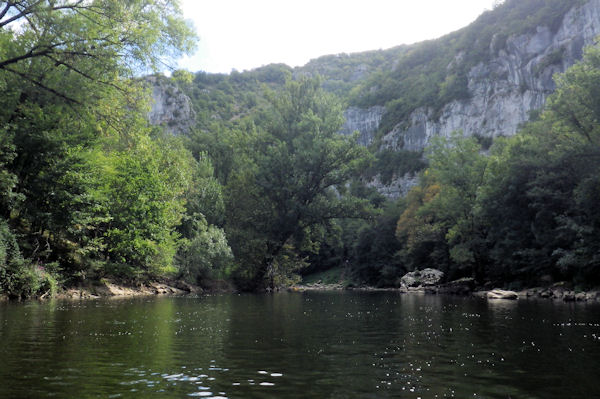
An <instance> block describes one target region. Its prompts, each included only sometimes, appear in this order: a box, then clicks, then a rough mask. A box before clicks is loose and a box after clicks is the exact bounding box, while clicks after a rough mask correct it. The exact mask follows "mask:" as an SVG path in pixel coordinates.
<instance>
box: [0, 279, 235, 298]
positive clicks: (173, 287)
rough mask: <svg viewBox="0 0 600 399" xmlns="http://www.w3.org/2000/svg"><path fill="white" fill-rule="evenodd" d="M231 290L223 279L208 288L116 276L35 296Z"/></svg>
mask: <svg viewBox="0 0 600 399" xmlns="http://www.w3.org/2000/svg"><path fill="white" fill-rule="evenodd" d="M231 291H232V289H231V287H230V286H229V285H228V284H224V283H222V282H214V283H213V284H211V285H209V286H208V287H200V286H197V285H192V284H189V283H187V282H184V281H180V280H161V281H147V282H139V283H135V284H134V283H130V282H124V281H118V280H113V279H100V280H98V281H90V282H88V283H87V284H80V285H78V286H75V287H65V288H61V289H59V290H58V292H56V293H55V294H54V295H51V293H50V292H47V293H45V294H43V295H41V296H39V297H37V298H32V299H37V300H45V299H50V298H55V299H100V298H119V297H120V298H127V297H142V296H185V295H200V294H210V293H217V292H231ZM9 300H11V299H10V298H9V297H7V296H6V295H0V301H9Z"/></svg>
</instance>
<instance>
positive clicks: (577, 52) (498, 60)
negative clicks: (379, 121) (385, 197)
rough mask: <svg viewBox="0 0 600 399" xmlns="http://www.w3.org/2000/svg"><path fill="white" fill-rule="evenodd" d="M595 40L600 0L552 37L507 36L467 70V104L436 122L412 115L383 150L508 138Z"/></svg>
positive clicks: (451, 107) (428, 113) (427, 115)
mask: <svg viewBox="0 0 600 399" xmlns="http://www.w3.org/2000/svg"><path fill="white" fill-rule="evenodd" d="M598 35H600V0H591V1H589V2H587V3H585V4H584V5H582V6H578V7H574V8H573V9H571V10H570V11H569V12H568V13H567V14H566V15H565V17H564V18H563V21H562V24H561V26H560V27H559V29H558V30H557V31H555V32H553V31H552V30H551V29H550V28H549V27H546V26H539V27H537V29H536V31H535V33H530V34H524V35H519V36H512V37H509V38H508V39H507V42H506V47H505V48H504V49H503V50H500V51H499V52H498V53H497V54H496V55H495V56H493V57H492V58H490V59H489V60H487V61H485V62H481V63H479V64H478V65H477V66H475V67H473V68H472V69H471V70H470V71H469V73H468V89H469V94H470V97H469V99H467V100H462V101H452V102H450V103H448V104H446V105H445V106H444V107H443V108H442V110H441V112H440V113H438V114H437V115H439V117H436V116H437V115H434V114H435V112H434V110H433V109H431V108H419V109H417V110H415V111H413V112H412V113H411V114H410V116H409V118H408V120H407V121H403V122H402V123H400V124H398V125H396V126H395V127H394V129H393V130H392V131H390V132H388V133H387V134H386V135H385V136H384V137H383V141H382V147H383V148H391V149H395V150H399V149H405V150H412V151H419V150H422V149H423V148H424V147H425V146H427V144H428V143H429V141H430V139H431V138H432V137H434V136H440V135H441V136H449V135H450V134H451V133H452V132H453V131H456V130H462V131H463V133H464V135H466V136H471V135H475V134H477V135H480V136H484V137H486V136H487V137H497V136H509V135H513V134H514V133H515V132H516V131H517V129H518V127H519V125H520V124H522V123H523V122H525V121H527V120H528V119H529V116H530V113H531V111H533V110H539V109H540V108H542V107H543V106H544V104H545V102H546V98H547V97H548V95H549V94H551V93H552V92H553V91H554V90H555V88H556V86H555V83H554V81H553V79H552V77H553V75H554V74H556V73H559V72H564V71H565V70H566V69H567V68H568V67H569V66H571V65H573V64H575V63H576V62H577V61H578V60H580V59H581V57H582V54H583V48H584V47H585V46H587V45H591V44H593V43H594V42H595V40H596V38H597V36H598ZM492 53H493V52H492V49H490V54H492ZM359 125H360V124H359V123H357V126H359Z"/></svg>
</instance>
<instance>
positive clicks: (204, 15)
mask: <svg viewBox="0 0 600 399" xmlns="http://www.w3.org/2000/svg"><path fill="white" fill-rule="evenodd" d="M495 2H497V0H294V1H289V0H181V5H182V8H183V12H184V16H185V18H186V19H189V20H192V21H193V23H194V25H195V27H196V30H197V32H198V36H199V37H200V42H199V43H198V50H197V52H196V53H195V54H194V55H193V56H191V57H185V58H183V59H182V60H180V62H179V65H178V67H179V68H183V69H187V70H189V71H192V72H196V71H199V70H202V71H207V72H224V73H229V72H231V70H232V69H236V70H238V71H243V70H247V69H252V68H256V67H259V66H262V65H267V64H270V63H285V64H287V65H289V66H292V67H293V66H300V65H304V64H306V63H307V62H308V61H309V60H311V59H313V58H317V57H319V56H322V55H328V54H338V53H353V52H358V51H365V50H377V49H386V48H390V47H394V46H397V45H400V44H410V43H415V42H419V41H422V40H427V39H434V38H437V37H440V36H442V35H444V34H446V33H450V32H452V31H454V30H457V29H460V28H462V27H464V26H466V25H468V24H469V23H470V22H472V21H474V20H475V18H477V16H479V15H480V14H481V13H482V12H483V11H484V10H489V9H491V8H492V5H493V3H495Z"/></svg>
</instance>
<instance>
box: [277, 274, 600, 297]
mask: <svg viewBox="0 0 600 399" xmlns="http://www.w3.org/2000/svg"><path fill="white" fill-rule="evenodd" d="M443 278H444V273H443V272H442V271H440V270H437V269H431V268H428V269H424V270H419V271H414V272H410V273H407V274H406V275H404V276H403V277H402V278H401V279H400V281H399V286H398V287H391V288H376V287H370V286H355V285H352V284H343V283H341V282H340V283H335V284H325V283H322V282H320V281H319V282H316V283H311V284H305V285H295V286H293V287H290V288H289V289H288V290H289V291H292V292H302V291H332V290H343V289H346V290H360V291H395V292H399V293H417V294H426V295H460V296H476V297H479V298H487V299H489V300H496V299H500V300H518V299H535V298H540V299H552V300H556V301H563V302H593V301H596V302H600V289H599V290H589V291H581V290H575V289H574V288H573V287H572V286H571V285H569V284H568V283H567V282H559V283H556V284H552V285H550V286H547V287H534V288H528V289H523V290H520V291H512V290H505V289H501V288H489V287H485V288H484V287H481V286H478V285H477V283H476V281H475V280H474V279H473V278H469V277H467V278H461V279H458V280H453V281H449V282H442V281H443Z"/></svg>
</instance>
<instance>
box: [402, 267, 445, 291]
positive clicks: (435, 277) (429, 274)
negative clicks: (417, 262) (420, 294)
mask: <svg viewBox="0 0 600 399" xmlns="http://www.w3.org/2000/svg"><path fill="white" fill-rule="evenodd" d="M443 278H444V272H442V271H440V270H437V269H431V268H426V269H423V270H416V271H414V272H410V273H406V274H405V275H404V276H402V278H401V279H400V285H401V286H402V287H406V288H410V287H432V286H435V285H437V284H438V283H439V282H440V281H442V279H443Z"/></svg>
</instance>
